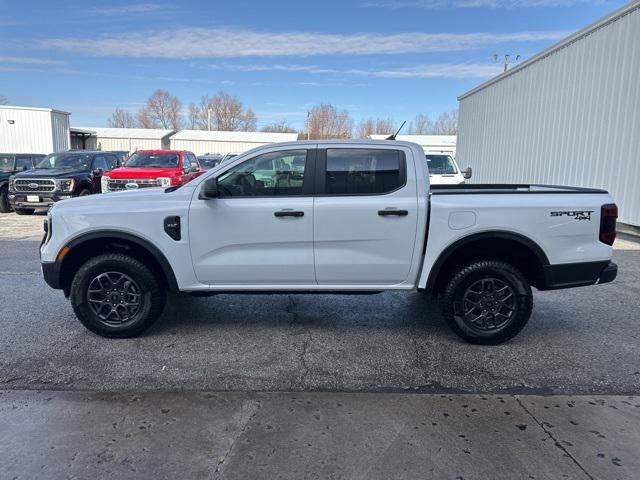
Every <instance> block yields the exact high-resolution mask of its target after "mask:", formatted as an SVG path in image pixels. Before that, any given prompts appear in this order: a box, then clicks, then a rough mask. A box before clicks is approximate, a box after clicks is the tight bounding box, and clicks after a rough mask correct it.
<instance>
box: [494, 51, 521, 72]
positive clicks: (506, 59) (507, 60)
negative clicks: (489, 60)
mask: <svg viewBox="0 0 640 480" xmlns="http://www.w3.org/2000/svg"><path fill="white" fill-rule="evenodd" d="M499 60H500V55H499V54H497V53H494V54H493V61H494V62H496V63H498V61H499ZM518 60H520V55H516V58H515V60H513V61H511V54H509V53H505V54H504V57H503V60H502V62H503V64H504V70H503V71H504V72H506V71H507V68H508V67H509V64H510V63H516V62H517V61H518Z"/></svg>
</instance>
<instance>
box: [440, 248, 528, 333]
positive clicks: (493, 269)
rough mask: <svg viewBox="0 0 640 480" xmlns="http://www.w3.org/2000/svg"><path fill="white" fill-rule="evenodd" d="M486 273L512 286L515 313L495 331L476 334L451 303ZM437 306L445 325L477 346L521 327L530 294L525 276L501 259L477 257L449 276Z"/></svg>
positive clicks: (455, 301)
mask: <svg viewBox="0 0 640 480" xmlns="http://www.w3.org/2000/svg"><path fill="white" fill-rule="evenodd" d="M487 276H494V277H497V278H499V279H500V280H502V281H505V282H506V283H508V284H509V286H510V287H511V288H513V289H514V292H515V294H516V315H515V317H514V319H513V320H512V321H511V322H510V323H509V324H507V325H506V326H505V327H503V328H501V329H499V330H498V331H496V332H490V333H489V332H487V333H484V332H483V333H479V332H477V331H475V330H473V329H472V328H470V327H469V326H468V325H466V324H465V323H464V322H463V320H462V319H458V318H456V313H455V304H456V303H457V302H459V301H460V299H461V298H462V295H463V294H464V291H465V290H466V289H467V288H468V286H470V285H471V284H472V283H474V282H476V281H477V280H479V279H481V278H485V277H487ZM441 309H442V314H443V317H444V319H445V321H446V322H447V324H448V325H449V327H450V328H451V329H452V330H453V332H454V333H455V334H456V335H458V336H459V337H461V338H462V339H464V340H466V341H467V342H469V343H474V344H479V345H497V344H500V343H504V342H506V341H508V340H510V339H512V338H513V337H515V336H516V335H517V334H518V333H520V331H521V330H522V329H523V328H524V327H525V325H526V324H527V322H528V321H529V318H530V317H531V311H532V309H533V294H532V292H531V286H530V285H529V282H528V281H527V279H526V277H525V276H524V275H523V274H522V273H521V272H520V271H519V270H518V269H517V268H515V267H514V266H513V265H511V264H509V263H507V262H504V261H501V260H491V259H488V260H477V261H474V262H472V263H470V264H467V265H465V266H463V267H461V268H460V269H459V270H458V271H457V272H456V273H454V274H453V275H452V276H451V277H450V280H449V281H448V283H447V284H446V287H445V288H444V291H443V294H442V296H441Z"/></svg>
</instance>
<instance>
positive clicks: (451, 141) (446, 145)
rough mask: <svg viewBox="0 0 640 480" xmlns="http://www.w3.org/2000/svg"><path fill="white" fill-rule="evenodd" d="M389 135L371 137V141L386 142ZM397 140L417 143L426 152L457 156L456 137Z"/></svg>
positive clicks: (441, 136)
mask: <svg viewBox="0 0 640 480" xmlns="http://www.w3.org/2000/svg"><path fill="white" fill-rule="evenodd" d="M388 136H389V135H369V138H370V139H371V140H384V139H385V138H387V137H388ZM396 140H402V141H403V142H413V143H417V144H418V145H420V146H421V147H422V149H423V150H424V151H425V152H432V153H447V154H449V155H452V156H454V157H455V156H456V136H455V135H396Z"/></svg>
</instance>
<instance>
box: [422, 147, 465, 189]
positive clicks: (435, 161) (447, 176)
mask: <svg viewBox="0 0 640 480" xmlns="http://www.w3.org/2000/svg"><path fill="white" fill-rule="evenodd" d="M425 158H426V159H427V169H428V170H429V183H431V185H456V184H460V183H464V181H465V180H467V179H469V178H471V174H472V170H471V167H468V168H467V169H466V170H464V171H461V170H460V167H458V164H457V163H456V161H455V159H454V158H453V157H452V156H451V155H449V154H448V153H433V152H425Z"/></svg>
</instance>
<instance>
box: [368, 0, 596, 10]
mask: <svg viewBox="0 0 640 480" xmlns="http://www.w3.org/2000/svg"><path fill="white" fill-rule="evenodd" d="M602 1H603V0H372V1H368V2H364V3H362V6H363V7H377V8H392V9H399V8H424V9H429V10H439V9H443V8H503V9H509V10H511V9H516V8H533V7H570V6H572V5H579V4H588V3H590V4H601V3H602Z"/></svg>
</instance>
